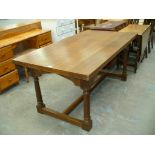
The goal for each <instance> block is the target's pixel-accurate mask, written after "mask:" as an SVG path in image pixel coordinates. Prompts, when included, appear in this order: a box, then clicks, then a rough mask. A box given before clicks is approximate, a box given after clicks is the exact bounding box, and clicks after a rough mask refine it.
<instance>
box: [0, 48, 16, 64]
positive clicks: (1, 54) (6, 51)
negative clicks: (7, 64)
mask: <svg viewBox="0 0 155 155" xmlns="http://www.w3.org/2000/svg"><path fill="white" fill-rule="evenodd" d="M12 57H13V51H12V48H11V46H7V47H4V48H0V62H3V61H5V60H8V59H9V58H12Z"/></svg>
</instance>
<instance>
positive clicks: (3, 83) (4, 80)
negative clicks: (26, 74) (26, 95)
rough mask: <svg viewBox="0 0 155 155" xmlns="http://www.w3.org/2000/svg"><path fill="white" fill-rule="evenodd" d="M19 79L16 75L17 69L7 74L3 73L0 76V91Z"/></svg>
mask: <svg viewBox="0 0 155 155" xmlns="http://www.w3.org/2000/svg"><path fill="white" fill-rule="evenodd" d="M18 81H19V76H18V71H17V70H14V71H12V72H10V73H8V74H5V75H4V76H1V77H0V93H1V92H2V91H3V90H4V89H6V88H8V87H10V86H11V85H13V84H15V83H18Z"/></svg>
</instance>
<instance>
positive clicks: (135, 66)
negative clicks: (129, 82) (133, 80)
mask: <svg viewBox="0 0 155 155" xmlns="http://www.w3.org/2000/svg"><path fill="white" fill-rule="evenodd" d="M136 72H137V61H136V62H135V65H134V73H136Z"/></svg>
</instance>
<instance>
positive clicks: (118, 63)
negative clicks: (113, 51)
mask: <svg viewBox="0 0 155 155" xmlns="http://www.w3.org/2000/svg"><path fill="white" fill-rule="evenodd" d="M119 65H120V62H119V56H118V57H117V69H119Z"/></svg>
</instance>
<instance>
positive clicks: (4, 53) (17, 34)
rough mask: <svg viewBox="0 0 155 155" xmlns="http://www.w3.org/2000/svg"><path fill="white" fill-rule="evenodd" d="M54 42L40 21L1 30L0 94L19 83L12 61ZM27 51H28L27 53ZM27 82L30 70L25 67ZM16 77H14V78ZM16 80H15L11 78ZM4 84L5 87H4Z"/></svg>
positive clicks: (49, 32)
mask: <svg viewBox="0 0 155 155" xmlns="http://www.w3.org/2000/svg"><path fill="white" fill-rule="evenodd" d="M51 42H52V39H51V31H47V30H42V28H41V22H40V21H38V20H37V21H33V22H29V23H20V24H13V25H10V26H6V27H1V28H0V78H1V83H0V92H2V91H3V90H5V89H6V88H8V87H9V86H11V85H13V84H15V83H18V80H19V77H17V76H18V72H17V70H16V73H14V71H15V65H14V64H13V63H12V61H11V59H12V58H13V57H16V56H18V55H22V54H24V53H25V52H26V53H27V52H30V51H31V50H28V49H33V48H40V47H42V46H45V45H47V44H50V43H51ZM25 50H26V51H25ZM24 69H25V76H26V81H28V69H27V68H26V67H25V68H24ZM13 75H14V76H13ZM11 76H12V78H14V80H13V79H12V78H11V79H10V77H11ZM3 83H4V85H3Z"/></svg>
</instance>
